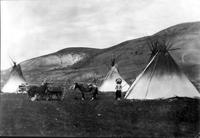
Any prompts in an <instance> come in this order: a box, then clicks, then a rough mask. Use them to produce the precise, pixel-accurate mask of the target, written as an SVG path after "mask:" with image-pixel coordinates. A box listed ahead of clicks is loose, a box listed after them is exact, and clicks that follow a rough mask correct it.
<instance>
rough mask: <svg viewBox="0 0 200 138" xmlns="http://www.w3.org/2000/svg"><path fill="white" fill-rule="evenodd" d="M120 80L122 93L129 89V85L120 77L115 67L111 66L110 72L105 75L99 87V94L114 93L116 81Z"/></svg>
mask: <svg viewBox="0 0 200 138" xmlns="http://www.w3.org/2000/svg"><path fill="white" fill-rule="evenodd" d="M117 78H120V79H121V80H122V83H121V85H122V92H126V91H127V90H128V88H129V87H130V86H129V84H128V83H127V82H126V81H125V80H124V79H123V78H122V77H121V76H120V74H119V71H118V70H117V68H116V66H115V65H114V66H112V68H111V70H110V71H109V72H108V74H107V75H106V77H105V79H104V81H103V83H102V84H101V86H100V87H99V91H101V92H114V91H116V90H115V87H116V79H117Z"/></svg>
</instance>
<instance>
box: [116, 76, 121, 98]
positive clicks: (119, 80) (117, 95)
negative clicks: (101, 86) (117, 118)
mask: <svg viewBox="0 0 200 138" xmlns="http://www.w3.org/2000/svg"><path fill="white" fill-rule="evenodd" d="M116 83H117V84H116V87H115V89H116V93H115V95H116V97H115V99H116V100H120V99H121V95H122V85H121V83H122V80H121V79H120V78H118V79H116Z"/></svg>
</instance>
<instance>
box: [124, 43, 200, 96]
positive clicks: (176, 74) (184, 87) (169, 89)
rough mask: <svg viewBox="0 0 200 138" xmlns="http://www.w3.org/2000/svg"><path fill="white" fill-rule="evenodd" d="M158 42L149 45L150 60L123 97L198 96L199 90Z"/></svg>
mask: <svg viewBox="0 0 200 138" xmlns="http://www.w3.org/2000/svg"><path fill="white" fill-rule="evenodd" d="M158 44H159V43H158V42H156V43H153V44H152V45H151V46H152V47H151V52H152V53H151V58H150V62H149V63H148V65H147V66H146V68H145V69H144V70H143V71H142V73H140V74H139V76H138V77H137V78H136V80H135V81H134V82H133V84H132V85H131V87H130V88H129V90H128V92H127V93H126V95H125V99H160V98H170V97H175V96H178V97H200V94H199V92H198V91H197V90H196V88H195V87H194V86H193V84H192V83H191V82H190V81H189V79H188V78H187V77H186V75H185V74H184V73H183V72H182V71H181V69H180V68H179V66H178V65H177V64H176V62H175V61H174V59H173V58H172V57H171V55H170V53H169V51H170V49H168V48H167V47H166V46H165V45H158ZM171 50H173V49H171Z"/></svg>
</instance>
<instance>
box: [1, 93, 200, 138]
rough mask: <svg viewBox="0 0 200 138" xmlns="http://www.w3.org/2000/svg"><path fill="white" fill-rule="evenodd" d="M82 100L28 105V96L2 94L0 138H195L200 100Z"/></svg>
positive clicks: (111, 96) (100, 97)
mask: <svg viewBox="0 0 200 138" xmlns="http://www.w3.org/2000/svg"><path fill="white" fill-rule="evenodd" d="M86 98H87V99H86V100H85V101H81V94H80V93H79V92H69V93H68V94H67V95H66V96H65V99H64V101H34V102H32V101H30V100H29V99H28V97H27V95H26V94H0V136H76V137H77V136H86V137H97V136H132V137H171V138H173V137H197V136H198V134H200V133H199V132H200V100H199V99H190V98H177V97H176V98H171V99H166V100H146V101H140V100H134V101H129V100H124V99H122V100H121V101H116V100H114V93H108V94H105V93H100V94H99V95H98V98H97V100H95V101H89V99H90V95H86Z"/></svg>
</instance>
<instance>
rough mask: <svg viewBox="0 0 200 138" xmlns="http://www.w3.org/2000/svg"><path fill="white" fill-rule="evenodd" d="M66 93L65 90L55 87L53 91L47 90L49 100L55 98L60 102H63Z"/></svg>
mask: <svg viewBox="0 0 200 138" xmlns="http://www.w3.org/2000/svg"><path fill="white" fill-rule="evenodd" d="M65 92H66V90H65V88H63V89H61V88H60V87H55V88H53V89H52V90H51V89H47V90H46V94H47V100H49V99H55V98H56V99H59V100H63V99H64V94H65ZM54 97H55V98H54Z"/></svg>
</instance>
